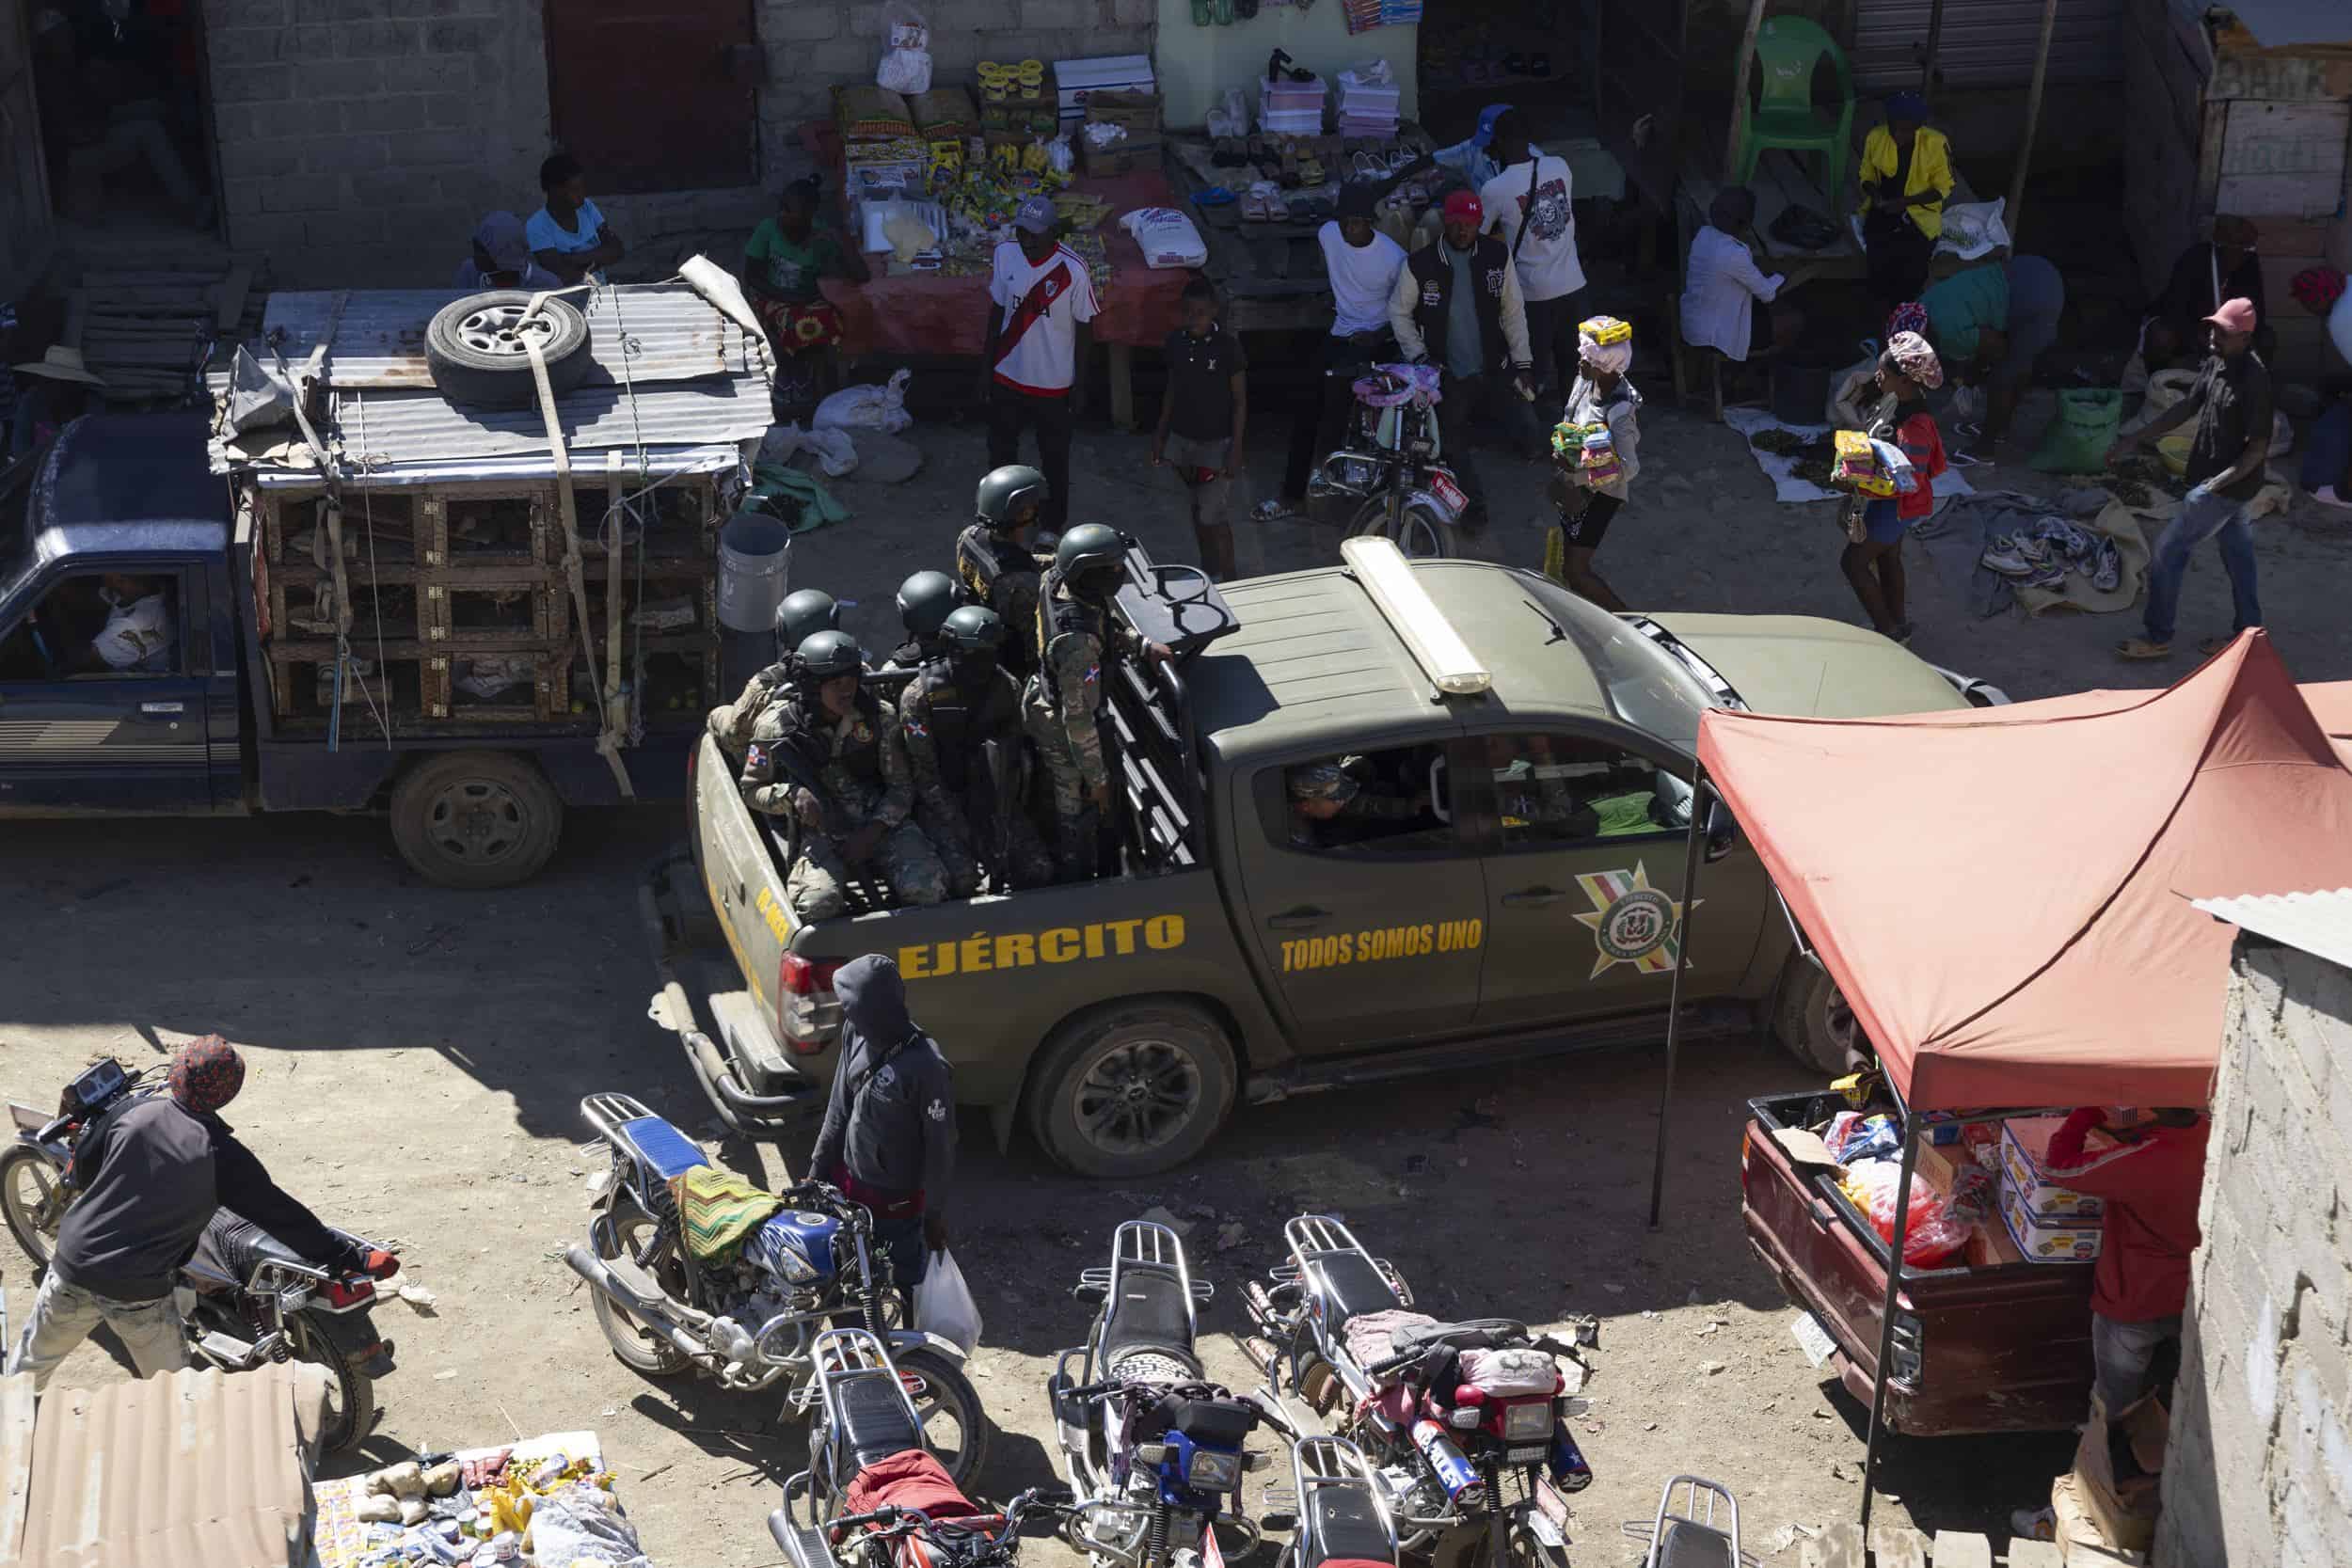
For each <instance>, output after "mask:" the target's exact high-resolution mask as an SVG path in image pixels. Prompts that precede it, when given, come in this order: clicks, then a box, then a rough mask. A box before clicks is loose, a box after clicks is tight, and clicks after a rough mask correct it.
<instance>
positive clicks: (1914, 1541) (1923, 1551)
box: [1869, 1525, 1928, 1568]
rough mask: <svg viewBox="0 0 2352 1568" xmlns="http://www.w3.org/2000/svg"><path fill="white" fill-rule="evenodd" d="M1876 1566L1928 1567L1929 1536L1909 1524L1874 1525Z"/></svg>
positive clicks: (1872, 1546)
mask: <svg viewBox="0 0 2352 1568" xmlns="http://www.w3.org/2000/svg"><path fill="white" fill-rule="evenodd" d="M1869 1545H1870V1560H1871V1562H1872V1563H1873V1564H1874V1568H1928V1538H1927V1537H1926V1536H1924V1535H1922V1534H1920V1533H1919V1532H1918V1531H1917V1530H1915V1529H1914V1528H1911V1527H1910V1526H1909V1525H1872V1526H1871V1527H1870V1541H1869Z"/></svg>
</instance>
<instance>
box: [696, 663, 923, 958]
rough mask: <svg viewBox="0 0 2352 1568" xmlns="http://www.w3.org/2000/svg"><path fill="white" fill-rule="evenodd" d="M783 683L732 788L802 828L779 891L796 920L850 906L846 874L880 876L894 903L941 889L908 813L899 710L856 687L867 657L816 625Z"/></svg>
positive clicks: (910, 793)
mask: <svg viewBox="0 0 2352 1568" xmlns="http://www.w3.org/2000/svg"><path fill="white" fill-rule="evenodd" d="M791 668H792V681H791V684H790V686H789V688H788V689H785V690H784V692H783V694H782V695H780V696H779V697H778V698H777V700H775V701H772V702H771V703H770V704H769V705H768V707H767V709H766V710H765V711H764V712H762V713H761V714H760V716H759V721H758V723H756V724H755V725H754V726H753V729H752V743H751V748H750V750H749V751H748V752H746V753H745V757H744V762H743V777H742V781H741V787H742V791H743V799H744V800H745V801H746V802H747V803H748V804H749V805H750V806H751V808H752V809H753V810H754V811H759V812H766V813H768V814H769V815H770V816H786V815H790V816H795V817H797V818H799V820H800V823H801V834H800V853H799V855H798V856H797V857H795V858H794V860H793V862H792V869H791V870H790V871H789V872H788V873H787V874H786V877H785V884H784V889H785V897H786V899H787V901H788V902H789V903H790V904H791V906H792V912H793V913H795V914H797V915H799V916H800V917H801V918H802V919H803V920H827V919H831V918H832V917H833V916H834V915H837V914H841V913H844V912H845V911H847V910H848V909H849V895H848V883H849V879H850V876H851V874H852V873H863V874H864V875H866V877H868V878H879V879H881V880H882V881H884V882H886V883H888V884H889V887H890V891H891V893H892V895H894V896H895V897H896V898H897V899H898V901H899V902H900V903H904V904H936V903H938V902H939V901H940V900H942V899H944V898H945V897H946V896H947V872H946V867H944V866H943V865H941V864H940V863H939V855H938V852H937V851H936V850H934V849H933V848H932V847H931V845H930V840H929V839H927V838H925V837H924V836H923V830H922V829H920V828H918V827H916V826H915V825H914V823H913V822H912V821H910V820H909V819H908V818H909V816H911V814H912V813H913V811H914V774H913V772H912V771H911V770H910V769H909V768H908V766H907V752H906V744H905V742H904V741H903V740H902V739H901V738H900V736H899V733H898V712H897V711H896V710H895V709H893V708H892V707H891V706H890V705H888V704H886V703H883V702H882V701H880V700H879V699H878V698H876V697H875V696H874V694H873V693H872V692H870V691H867V690H865V689H863V688H862V686H861V684H860V682H861V679H862V677H863V675H864V673H865V668H866V658H865V655H864V654H863V653H862V652H861V651H860V650H859V648H858V645H857V642H856V640H855V639H853V638H851V637H850V634H849V633H847V632H840V631H820V632H818V633H817V634H816V635H815V636H813V637H810V638H809V639H807V640H806V641H803V642H802V644H801V645H800V648H799V649H798V650H797V651H796V652H795V654H794V655H793V659H792V667H791Z"/></svg>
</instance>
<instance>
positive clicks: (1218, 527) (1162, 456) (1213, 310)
mask: <svg viewBox="0 0 2352 1568" xmlns="http://www.w3.org/2000/svg"><path fill="white" fill-rule="evenodd" d="M1166 353H1167V355H1168V392H1167V395H1166V396H1164V397H1162V398H1161V399H1160V423H1159V428H1157V429H1156V430H1154V431H1152V467H1155V468H1164V467H1174V468H1175V470H1176V477H1177V478H1179V479H1181V480H1183V481H1184V489H1185V491H1186V493H1187V495H1188V497H1189V499H1190V501H1191V506H1192V536H1193V540H1194V542H1195V543H1196V544H1197V545H1198V546H1200V563H1201V564H1202V565H1203V566H1205V567H1207V568H1208V570H1209V576H1211V577H1212V578H1216V580H1217V581H1219V582H1224V581H1226V580H1228V579H1230V578H1232V576H1233V571H1234V567H1233V475H1234V474H1236V473H1238V472H1239V471H1240V470H1241V450H1242V447H1241V443H1242V432H1243V431H1244V430H1245V429H1246V428H1247V427H1248V423H1249V389H1248V385H1247V382H1246V379H1245V372H1247V371H1248V369H1249V361H1248V358H1247V357H1246V356H1244V355H1243V353H1242V348H1241V340H1240V339H1239V338H1236V337H1234V336H1233V335H1232V333H1231V332H1228V331H1226V330H1225V328H1224V326H1223V325H1222V324H1221V323H1219V322H1218V320H1217V302H1216V284H1214V283H1211V282H1210V281H1209V280H1208V279H1207V278H1205V277H1196V278H1194V279H1193V280H1192V281H1191V282H1189V283H1187V284H1185V285H1184V325H1182V326H1180V327H1178V328H1177V329H1176V330H1175V331H1173V332H1171V333H1169V334H1168V344H1167V348H1166Z"/></svg>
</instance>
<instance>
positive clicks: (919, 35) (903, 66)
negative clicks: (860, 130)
mask: <svg viewBox="0 0 2352 1568" xmlns="http://www.w3.org/2000/svg"><path fill="white" fill-rule="evenodd" d="M882 40H883V41H884V42H885V43H887V44H888V45H889V50H888V52H887V53H886V54H884V55H882V65H881V67H880V68H879V69H877V70H876V71H875V72H874V85H875V86H876V87H885V88H887V89H889V90H890V91H892V92H896V93H902V94H904V95H905V96H907V97H910V98H912V97H914V95H915V94H917V93H924V92H929V91H930V90H931V30H930V26H929V24H926V23H925V22H924V20H923V14H922V13H921V12H920V11H916V10H912V9H909V8H907V7H905V6H901V5H895V4H894V5H888V6H884V7H883V8H882Z"/></svg>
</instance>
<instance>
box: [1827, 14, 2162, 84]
mask: <svg viewBox="0 0 2352 1568" xmlns="http://www.w3.org/2000/svg"><path fill="white" fill-rule="evenodd" d="M1933 9H1934V4H1933V0H1858V4H1857V9H1856V12H1855V16H1854V29H1853V51H1852V55H1851V60H1852V64H1853V74H1854V86H1855V87H1857V88H1858V89H1859V90H1861V91H1863V92H1866V93H1878V92H1891V91H1893V90H1894V89H1896V88H1898V87H1917V86H1918V85H1919V55H1920V54H1921V52H1923V51H1924V50H1925V49H1926V47H1927V41H1928V17H1929V13H1930V12H1931V11H1932V10H1933ZM2123 10H2124V0H2058V24H2057V26H2056V28H2055V30H2053V31H2052V33H2051V34H2050V75H2049V80H2050V83H2051V85H2052V86H2056V85H2058V84H2059V83H2087V82H2118V81H2122V78H2123ZM2041 40H2042V0H1944V31H1943V34H1942V36H1941V37H1940V38H1939V40H1937V43H1936V51H1935V63H1936V72H1937V76H1938V79H1939V82H1940V84H1941V85H1942V86H1944V87H2024V86H2026V84H2027V83H2029V82H2031V81H2032V80H2033V56H2034V48H2035V45H2037V44H2038V43H2039V42H2040V41H2041Z"/></svg>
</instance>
